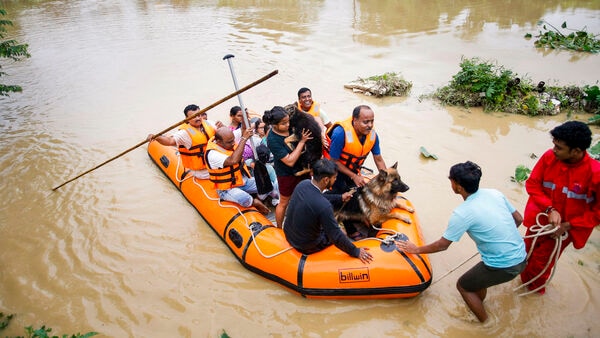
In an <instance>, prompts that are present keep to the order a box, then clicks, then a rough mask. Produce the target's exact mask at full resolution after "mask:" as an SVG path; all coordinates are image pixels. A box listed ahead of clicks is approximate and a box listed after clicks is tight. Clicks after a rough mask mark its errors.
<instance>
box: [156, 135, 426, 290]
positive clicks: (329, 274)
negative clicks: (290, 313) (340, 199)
mask: <svg viewBox="0 0 600 338" xmlns="http://www.w3.org/2000/svg"><path fill="white" fill-rule="evenodd" d="M148 154H149V155H150V157H151V158H152V160H153V161H154V163H155V164H156V165H157V166H158V167H159V168H160V169H161V170H162V171H163V172H164V173H165V175H167V177H169V179H170V180H171V181H172V182H173V183H174V184H175V186H177V187H178V188H179V189H180V191H181V193H182V194H183V195H184V196H185V197H186V198H187V200H188V201H189V202H190V203H191V204H192V205H193V206H194V207H195V208H196V209H197V210H198V212H199V213H200V215H201V216H202V217H203V218H204V220H205V221H206V223H208V225H210V227H211V228H212V229H213V230H214V231H215V232H216V233H217V235H218V236H219V237H221V239H222V240H223V242H225V244H226V245H227V246H228V247H229V249H230V250H231V252H232V253H233V254H234V255H235V257H236V258H237V259H238V260H239V261H240V263H241V264H242V265H243V266H244V267H246V268H247V269H248V270H250V271H252V272H255V273H256V274H258V275H261V276H263V277H265V278H267V279H270V280H272V281H274V282H276V283H279V284H281V285H283V286H284V287H286V288H288V289H289V290H291V291H293V292H295V293H298V294H300V295H302V296H304V297H308V298H332V299H344V298H356V299H358V298H368V299H373V298H408V297H414V296H416V295H418V294H420V293H421V292H422V291H423V290H425V289H426V288H427V287H428V286H429V285H430V284H431V280H432V270H431V264H430V262H429V258H428V257H427V255H412V254H405V253H404V252H400V251H399V250H398V249H397V248H396V246H395V244H394V240H395V239H405V238H408V239H410V240H411V241H412V242H413V243H416V244H418V245H422V244H423V237H422V234H421V230H420V228H419V221H418V219H417V216H416V214H410V213H408V212H406V211H404V212H406V214H407V215H409V216H410V217H411V220H412V224H406V223H403V222H401V221H400V220H390V221H387V222H385V223H383V224H382V229H381V230H379V232H378V234H377V236H376V237H371V238H366V239H363V240H360V241H357V242H355V244H356V246H358V247H368V248H369V253H371V254H372V255H373V261H372V262H371V263H370V264H364V263H362V262H361V261H360V260H359V259H357V258H353V257H350V256H348V254H346V253H345V252H343V251H341V250H339V249H338V248H337V247H335V246H334V245H332V246H330V247H328V248H326V249H325V250H323V251H320V252H317V253H314V254H311V255H304V254H302V253H300V252H298V251H296V250H295V249H294V248H292V247H291V246H290V244H289V243H288V242H287V241H286V239H285V235H284V233H283V230H281V229H279V228H277V227H275V226H274V225H273V223H272V222H271V221H270V220H269V219H268V218H267V217H265V216H264V215H263V214H261V213H259V212H258V211H257V210H256V209H254V208H244V207H241V206H239V205H237V204H235V203H230V202H226V201H220V200H219V198H218V196H217V193H216V192H215V190H214V188H213V184H212V183H211V182H210V181H209V180H199V179H195V178H193V177H185V178H184V179H183V180H182V179H181V177H182V174H183V173H184V170H183V167H182V166H181V163H180V161H179V158H178V155H177V149H176V148H175V147H169V146H163V145H161V144H159V143H158V142H156V141H152V142H150V144H149V145H148ZM398 198H402V197H401V196H399V197H398ZM409 205H410V203H409Z"/></svg>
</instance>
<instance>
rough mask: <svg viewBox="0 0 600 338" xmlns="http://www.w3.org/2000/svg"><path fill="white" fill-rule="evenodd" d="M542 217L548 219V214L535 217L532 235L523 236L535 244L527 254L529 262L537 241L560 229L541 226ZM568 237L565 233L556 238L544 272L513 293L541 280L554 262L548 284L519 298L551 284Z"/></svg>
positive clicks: (547, 225)
mask: <svg viewBox="0 0 600 338" xmlns="http://www.w3.org/2000/svg"><path fill="white" fill-rule="evenodd" d="M540 216H546V217H548V214H546V213H543V212H540V213H539V214H538V215H537V216H536V217H535V222H536V224H534V225H532V226H531V227H529V231H531V232H532V234H531V235H528V236H523V238H533V242H532V243H531V248H530V249H529V252H528V253H527V258H526V259H527V260H529V257H531V254H532V253H533V248H534V247H535V242H536V241H537V239H538V238H539V237H541V236H546V235H550V234H552V233H554V232H556V231H557V230H558V229H559V227H555V226H554V225H552V224H546V225H542V224H540ZM568 236H569V235H568V233H567V232H566V231H565V232H564V233H563V234H562V235H561V236H559V237H556V238H555V243H554V249H552V252H551V253H550V256H549V257H548V262H547V263H546V266H544V268H543V269H542V271H541V272H540V273H539V274H537V276H535V277H533V278H532V279H530V280H529V281H528V282H527V283H523V284H521V285H519V286H518V287H516V288H514V289H513V291H517V290H519V289H520V288H523V287H525V286H527V285H529V284H531V283H533V282H534V281H536V280H537V279H538V278H540V277H541V276H542V275H543V274H544V273H545V272H546V270H548V267H549V266H550V263H551V262H552V261H554V265H553V267H552V270H551V273H550V277H549V278H548V279H547V280H546V282H545V283H544V284H543V285H540V286H538V287H537V288H535V289H533V290H530V291H528V292H524V293H520V294H519V296H525V295H528V294H531V293H534V292H537V291H538V290H540V289H542V288H545V287H546V285H548V283H550V280H551V279H552V277H554V273H555V272H556V264H557V263H558V258H559V256H560V254H559V253H560V251H561V248H562V241H563V240H565V239H566V238H567V237H568Z"/></svg>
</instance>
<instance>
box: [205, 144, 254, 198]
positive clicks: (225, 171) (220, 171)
mask: <svg viewBox="0 0 600 338" xmlns="http://www.w3.org/2000/svg"><path fill="white" fill-rule="evenodd" d="M236 147H237V145H236ZM234 149H235V148H234ZM213 150H214V151H218V152H220V153H222V154H225V155H227V156H231V154H233V150H225V149H223V148H221V147H219V146H218V145H217V143H216V142H215V140H214V137H212V138H211V139H210V140H209V141H208V144H207V145H206V153H205V155H204V156H205V161H206V163H207V170H208V175H209V179H210V180H211V181H212V182H213V183H214V184H215V189H218V190H228V189H231V188H234V187H239V186H242V185H244V177H243V176H242V174H243V175H246V176H247V177H250V176H251V175H250V171H249V170H248V167H246V164H245V163H244V161H243V160H241V161H240V163H236V164H234V165H231V166H227V167H225V168H211V166H210V162H209V161H208V160H207V158H208V153H209V152H211V151H213Z"/></svg>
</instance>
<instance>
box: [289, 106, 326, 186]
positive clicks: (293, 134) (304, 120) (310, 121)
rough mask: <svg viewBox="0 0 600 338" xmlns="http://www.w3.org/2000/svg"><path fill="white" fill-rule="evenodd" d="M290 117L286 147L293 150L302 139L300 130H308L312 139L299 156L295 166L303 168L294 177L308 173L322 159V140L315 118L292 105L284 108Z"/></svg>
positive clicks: (319, 126) (319, 127)
mask: <svg viewBox="0 0 600 338" xmlns="http://www.w3.org/2000/svg"><path fill="white" fill-rule="evenodd" d="M284 109H285V111H286V112H288V114H289V115H290V136H288V137H287V138H286V139H285V143H286V144H287V146H288V147H289V148H290V149H291V150H293V149H295V148H296V146H297V145H298V142H300V139H301V138H302V129H306V130H310V133H311V137H312V139H310V140H308V141H307V142H306V144H305V146H304V150H302V153H301V154H300V157H299V158H298V161H297V162H296V164H297V166H298V167H300V168H303V169H302V171H299V172H297V173H296V176H302V175H303V174H307V173H309V172H310V168H312V165H313V164H314V163H315V162H316V161H317V160H318V159H320V158H321V157H323V139H322V138H321V133H322V130H321V125H320V124H319V122H317V120H315V118H314V117H313V116H312V115H310V114H307V113H305V112H303V111H301V110H299V109H298V106H297V104H295V103H292V104H288V105H287V106H285V107H284Z"/></svg>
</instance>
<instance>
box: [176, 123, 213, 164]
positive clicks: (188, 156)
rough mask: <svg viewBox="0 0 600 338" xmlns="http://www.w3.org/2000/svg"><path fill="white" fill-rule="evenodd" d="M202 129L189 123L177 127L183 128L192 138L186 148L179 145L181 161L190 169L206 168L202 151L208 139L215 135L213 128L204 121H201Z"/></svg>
mask: <svg viewBox="0 0 600 338" xmlns="http://www.w3.org/2000/svg"><path fill="white" fill-rule="evenodd" d="M202 127H203V128H204V130H200V129H198V128H194V127H192V126H191V125H190V124H189V123H186V124H183V125H181V126H180V127H179V129H180V130H185V131H186V132H187V133H188V135H190V138H191V139H192V146H191V148H190V149H187V148H186V147H184V146H183V145H180V146H179V154H180V155H181V163H182V164H183V166H184V167H185V168H187V169H190V170H202V169H205V168H206V162H205V161H204V152H205V150H206V144H207V143H208V140H209V139H210V138H211V137H213V136H215V130H214V129H213V127H211V126H210V125H209V124H208V123H206V121H202Z"/></svg>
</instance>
